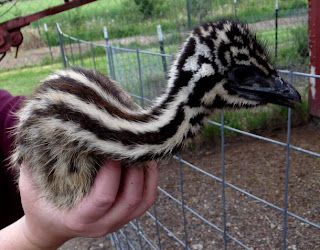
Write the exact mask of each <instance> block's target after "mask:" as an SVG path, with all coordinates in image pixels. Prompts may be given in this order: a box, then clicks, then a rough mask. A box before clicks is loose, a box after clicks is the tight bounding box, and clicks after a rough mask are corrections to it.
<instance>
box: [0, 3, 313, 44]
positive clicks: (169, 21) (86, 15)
mask: <svg viewBox="0 0 320 250" xmlns="http://www.w3.org/2000/svg"><path fill="white" fill-rule="evenodd" d="M151 2H152V3H154V7H153V13H152V15H148V16H147V17H146V15H144V14H143V13H141V8H139V6H137V5H136V4H135V3H134V1H132V0H109V1H105V0H99V1H96V2H93V3H90V4H87V5H84V6H82V7H79V8H76V9H72V10H70V11H67V12H63V13H59V14H56V15H53V16H49V17H45V18H42V19H40V20H39V21H38V23H39V26H40V28H41V29H40V31H41V33H42V36H43V38H44V40H45V41H46V38H45V37H44V34H43V33H44V32H43V23H47V25H48V28H49V42H50V44H51V45H57V44H58V42H57V35H56V34H57V32H56V23H57V22H59V23H60V24H61V28H62V29H63V31H64V32H66V33H68V34H70V35H73V36H76V37H81V38H82V39H85V40H102V39H103V32H102V27H103V26H107V28H108V33H109V35H110V37H111V38H121V37H128V36H134V35H139V34H144V35H146V34H149V35H150V34H155V32H156V25H158V24H161V26H162V29H163V31H165V32H172V31H174V32H181V31H185V30H186V29H188V27H187V10H186V1H185V0H177V1H171V0H163V1H159V0H152V1H151ZM199 2H201V4H200V6H205V7H206V9H205V10H204V11H203V12H204V16H201V18H200V19H199V17H198V13H199V11H198V10H197V9H194V8H196V7H197V3H196V1H194V3H195V4H192V6H191V7H192V8H193V9H191V14H192V16H191V19H192V26H193V25H196V24H198V23H199V22H203V21H208V20H212V19H217V18H226V17H234V16H235V9H234V4H233V1H224V0H214V1H213V0H201V1H199ZM61 3H62V1H61V0H52V1H43V0H32V1H23V0H21V1H19V2H18V3H17V4H16V5H15V6H14V7H13V8H12V9H11V11H9V12H8V13H6V14H5V15H4V16H2V17H0V22H3V21H6V20H8V19H11V18H14V17H17V16H20V15H25V14H30V13H33V12H35V11H40V10H43V9H45V8H48V7H52V6H55V5H57V4H61ZM192 3H193V2H192ZM307 4H308V1H307V0H292V1H280V12H279V15H280V16H288V15H291V14H292V12H294V13H295V14H301V13H306V9H307ZM9 6H10V4H7V5H4V7H2V8H3V9H4V10H5V9H7V8H8V7H9ZM297 10H301V11H302V12H301V13H299V12H297ZM273 17H274V0H264V1H259V8H257V3H256V0H247V1H238V5H237V18H239V19H240V20H243V21H246V22H256V21H260V20H266V19H272V18H273ZM31 26H32V27H36V22H33V23H32V24H31Z"/></svg>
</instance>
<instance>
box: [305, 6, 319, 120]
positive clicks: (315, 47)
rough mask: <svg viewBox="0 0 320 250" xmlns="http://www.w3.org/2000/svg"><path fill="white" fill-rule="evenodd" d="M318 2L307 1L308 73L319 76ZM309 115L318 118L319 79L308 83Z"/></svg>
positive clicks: (311, 79) (312, 79)
mask: <svg viewBox="0 0 320 250" xmlns="http://www.w3.org/2000/svg"><path fill="white" fill-rule="evenodd" d="M319 12H320V1H319V0H309V13H308V14H309V21H308V22H309V23H308V24H309V51H310V72H311V74H317V75H320V60H319V58H320V43H319V41H320V29H319V22H320V16H319ZM308 100H309V113H310V114H311V115H312V116H315V117H318V118H320V79H317V78H310V83H309V93H308Z"/></svg>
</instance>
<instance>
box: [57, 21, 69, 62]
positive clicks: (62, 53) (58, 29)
mask: <svg viewBox="0 0 320 250" xmlns="http://www.w3.org/2000/svg"><path fill="white" fill-rule="evenodd" d="M57 31H58V37H59V44H60V51H61V56H62V62H63V67H64V68H66V67H67V62H66V57H65V54H64V47H63V39H62V34H61V31H60V28H59V24H58V23H57Z"/></svg>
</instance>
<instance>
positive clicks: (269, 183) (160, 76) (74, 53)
mask: <svg viewBox="0 0 320 250" xmlns="http://www.w3.org/2000/svg"><path fill="white" fill-rule="evenodd" d="M60 3H61V1H60V0H52V1H42V0H32V1H26V0H25V1H24V0H19V1H12V2H11V3H8V4H5V5H3V6H0V22H3V21H6V20H8V19H10V18H13V17H17V16H20V15H24V14H29V13H32V12H35V11H40V10H42V9H44V8H47V7H52V6H54V5H57V4H60ZM307 7H308V1H307V0H288V1H277V0H199V1H195V0H177V1H170V0H161V1H160V0H134V1H131V0H111V1H103V0H99V1H96V2H94V3H91V4H88V5H85V6H82V7H80V8H77V9H74V10H70V11H67V12H64V13H61V14H58V15H55V16H51V17H46V18H44V19H41V20H39V21H38V22H34V23H32V24H31V26H29V27H27V28H24V29H23V30H22V31H23V34H24V43H23V45H22V46H21V48H20V49H19V54H18V58H17V59H15V58H14V54H15V51H14V50H12V51H11V52H8V55H7V56H6V57H5V58H4V59H3V61H2V62H1V64H0V67H1V69H0V74H1V76H4V77H3V78H2V80H1V82H0V87H2V85H1V84H2V83H3V82H5V81H6V79H10V74H11V73H13V72H14V71H15V70H16V71H18V72H19V74H21V75H22V74H24V72H26V71H28V72H34V73H33V74H32V75H31V76H29V75H28V76H27V77H25V78H24V80H23V84H25V83H26V82H34V83H33V84H36V83H37V82H38V81H39V80H40V79H41V78H43V77H45V76H46V75H47V74H49V73H50V72H51V71H52V70H54V69H57V68H61V67H62V65H65V67H67V66H70V65H78V66H83V67H87V68H92V69H96V70H98V71H100V72H102V73H105V74H107V75H109V76H110V77H112V78H114V79H115V80H117V81H118V82H119V83H120V84H121V85H122V86H123V87H124V88H125V89H126V90H127V91H128V92H129V93H131V95H132V96H133V98H134V99H135V100H136V102H137V103H138V104H139V105H141V106H145V107H147V106H149V105H150V104H151V103H152V102H153V101H154V99H155V98H156V97H157V96H159V95H160V94H161V92H162V90H163V88H164V87H165V81H166V77H167V70H168V68H169V65H170V63H171V61H172V58H173V56H172V54H175V53H176V51H177V50H178V49H179V46H180V45H181V44H182V42H183V41H184V39H185V37H186V36H187V34H188V32H189V31H190V29H191V28H192V27H193V26H195V25H197V24H199V23H201V22H206V21H211V20H214V19H219V18H237V19H238V20H240V21H244V22H246V23H248V25H249V27H250V28H252V29H254V30H255V31H256V33H257V37H258V39H260V40H262V41H265V42H266V43H267V44H268V48H269V52H270V57H271V58H272V60H274V61H275V62H276V64H277V65H278V66H279V68H283V69H286V70H281V71H280V73H281V76H282V77H283V78H285V79H286V80H287V81H288V82H290V83H291V84H294V86H295V87H296V88H298V89H299V92H300V93H302V95H303V96H304V99H305V96H306V90H307V86H308V83H309V81H310V79H311V78H314V77H316V78H319V77H320V76H317V75H312V74H308V73H304V72H307V71H308V70H309V69H308V56H309V55H308V36H307V31H308V27H307V18H308V16H307ZM8 9H10V10H9V11H7V10H8ZM56 23H59V24H60V26H61V27H63V31H64V32H65V33H63V32H61V30H59V29H58V31H57V27H56ZM158 25H160V27H159V26H158ZM157 26H158V28H157ZM45 27H46V28H45ZM104 27H105V28H104ZM103 29H104V30H105V32H104V33H103ZM159 30H162V31H163V34H162V39H159V33H158V34H157V31H158V32H159ZM66 34H68V35H66ZM59 38H60V40H59ZM26 66H27V67H28V68H25V67H26ZM8 69H10V71H8ZM13 80H14V81H16V79H15V78H14V79H13ZM13 80H12V81H13ZM10 85H12V84H11V83H10ZM19 86H20V85H17V86H15V87H14V88H12V89H13V91H14V93H13V94H21V93H23V94H27V93H29V91H30V90H26V89H25V88H24V87H21V86H20V87H19ZM21 91H23V92H21ZM297 109H301V110H302V111H303V112H307V102H306V101H305V100H304V102H303V103H302V105H300V106H299V107H297ZM301 110H300V111H301ZM300 113H301V112H296V111H295V110H290V109H289V110H288V109H286V108H279V107H275V106H271V107H270V106H268V107H262V108H258V109H254V110H250V111H247V110H242V111H227V110H226V111H224V112H222V113H221V112H216V113H215V114H214V115H213V116H212V118H211V119H210V120H209V121H208V124H207V125H206V128H205V131H204V134H205V135H206V134H209V135H212V134H213V135H215V136H214V138H215V139H214V142H211V141H208V140H209V139H204V142H197V143H196V144H191V145H190V146H189V148H188V150H186V151H183V152H181V154H180V155H177V156H174V157H173V158H170V159H168V160H166V161H165V162H163V163H162V167H161V168H160V169H159V171H160V183H159V187H158V190H159V197H158V200H157V202H156V204H155V205H154V206H153V207H152V208H151V209H150V210H149V211H148V212H147V213H146V214H145V215H144V216H142V217H141V218H139V219H137V220H134V221H132V222H130V223H129V224H128V225H126V226H125V227H124V228H123V229H121V230H120V231H118V232H116V233H113V234H110V235H109V236H107V237H106V238H105V239H104V240H105V241H108V246H110V247H114V248H115V249H252V248H253V249H266V248H268V249H269V248H270V249H275V248H276V249H280V248H282V249H317V248H319V246H320V238H319V232H320V231H319V230H320V214H319V211H320V209H319V207H320V200H319V197H320V191H319V190H320V189H319V185H320V184H319V179H320V173H319V167H317V166H320V145H319V143H318V142H319V140H320V138H319V133H314V132H315V131H316V129H314V128H312V127H310V128H309V127H306V126H303V128H302V129H299V127H296V126H298V125H299V124H305V123H306V122H307V121H306V120H305V119H307V118H306V117H307V116H306V115H305V116H301V115H299V114H300ZM257 118H259V119H257ZM254 119H255V120H254ZM253 123H254V126H255V127H258V128H260V129H258V130H257V132H256V133H252V132H248V131H252V127H251V124H253ZM269 125H270V127H272V128H282V129H283V130H284V128H286V130H285V132H279V133H274V132H272V131H269V132H268V126H269ZM310 126H311V125H310ZM262 130H267V132H265V133H263V134H268V135H269V136H268V137H265V136H261V135H260V134H261V131H262ZM306 132H308V136H309V137H303V135H305V133H306ZM230 135H232V136H230ZM216 138H219V139H216ZM88 248H89V247H88ZM97 248H98V246H97Z"/></svg>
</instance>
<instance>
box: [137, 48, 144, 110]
mask: <svg viewBox="0 0 320 250" xmlns="http://www.w3.org/2000/svg"><path fill="white" fill-rule="evenodd" d="M137 61H138V73H139V83H140V96H141V99H140V100H141V102H140V103H141V107H142V108H144V96H143V83H142V70H141V59H140V51H139V50H137Z"/></svg>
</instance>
